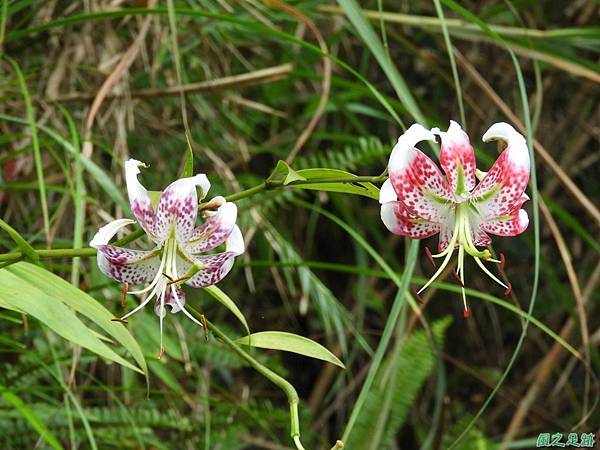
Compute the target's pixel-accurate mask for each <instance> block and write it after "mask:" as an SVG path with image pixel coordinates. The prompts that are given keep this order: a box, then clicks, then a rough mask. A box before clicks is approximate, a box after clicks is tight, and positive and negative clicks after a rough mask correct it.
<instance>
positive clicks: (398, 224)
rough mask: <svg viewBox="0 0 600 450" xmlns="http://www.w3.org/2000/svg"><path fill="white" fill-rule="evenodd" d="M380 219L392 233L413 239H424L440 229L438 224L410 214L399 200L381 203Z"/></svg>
mask: <svg viewBox="0 0 600 450" xmlns="http://www.w3.org/2000/svg"><path fill="white" fill-rule="evenodd" d="M381 220H382V221H383V223H384V225H385V226H386V227H387V229H388V230H390V231H391V232H392V233H394V234H397V235H399V236H407V237H410V238H413V239H424V238H426V237H429V236H433V235H434V234H436V233H438V232H439V231H440V224H439V223H434V222H429V221H427V220H425V219H422V218H420V217H417V216H415V215H414V214H411V213H410V212H409V211H408V210H407V209H406V208H405V207H404V204H403V203H401V202H388V203H384V204H383V205H381Z"/></svg>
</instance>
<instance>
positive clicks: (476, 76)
mask: <svg viewBox="0 0 600 450" xmlns="http://www.w3.org/2000/svg"><path fill="white" fill-rule="evenodd" d="M455 52H456V59H457V61H458V62H459V63H460V64H461V65H462V66H463V67H464V68H465V70H466V71H467V72H468V73H469V75H470V76H471V78H473V81H475V83H477V84H478V85H479V87H480V88H481V89H482V90H483V91H484V92H485V93H486V94H487V95H488V96H489V98H490V99H491V100H492V101H493V102H494V103H495V104H496V106H497V107H498V108H499V109H500V110H501V111H502V113H503V114H504V115H505V116H506V117H507V118H508V120H509V121H510V122H512V123H513V124H514V125H515V126H516V127H517V128H518V129H519V130H520V131H521V132H522V133H524V134H525V126H524V125H523V122H521V121H520V120H519V118H518V117H517V116H516V115H515V113H513V112H512V111H511V109H510V108H509V107H508V105H507V104H506V103H504V101H503V100H502V99H501V98H500V96H499V95H498V94H497V93H496V91H495V90H494V89H493V88H492V87H491V86H490V85H489V83H488V82H487V81H486V80H485V79H484V78H483V77H482V76H481V74H480V73H479V72H478V71H477V69H475V67H474V66H473V65H472V64H471V63H470V62H469V61H468V60H467V59H466V58H465V57H464V56H463V54H462V53H461V52H459V51H458V50H456V49H455ZM533 148H534V149H535V151H536V152H537V153H538V154H539V156H540V157H541V158H542V160H543V161H544V163H546V165H547V166H548V167H549V168H550V169H551V170H552V171H553V172H554V173H555V174H556V176H557V177H558V179H559V180H560V181H561V183H562V184H563V185H564V186H565V187H566V188H567V190H568V191H570V192H571V194H572V195H573V196H574V197H575V198H576V199H577V201H578V202H579V203H581V205H582V206H583V207H584V209H585V210H586V211H587V212H588V214H589V215H590V216H591V217H592V218H593V219H594V220H595V221H596V222H597V224H598V225H600V210H598V208H597V207H596V205H594V204H593V203H592V202H591V201H590V199H589V198H588V197H587V196H586V195H585V194H584V193H583V192H582V191H581V189H579V187H578V186H577V185H576V184H575V183H574V182H573V180H571V178H570V177H569V175H567V174H566V173H565V171H564V170H563V169H562V168H561V167H560V165H559V164H558V163H557V162H556V160H555V159H554V158H553V157H552V156H551V155H550V153H549V152H548V150H546V148H545V147H544V146H543V145H542V144H541V143H540V142H539V141H538V140H537V139H534V140H533Z"/></svg>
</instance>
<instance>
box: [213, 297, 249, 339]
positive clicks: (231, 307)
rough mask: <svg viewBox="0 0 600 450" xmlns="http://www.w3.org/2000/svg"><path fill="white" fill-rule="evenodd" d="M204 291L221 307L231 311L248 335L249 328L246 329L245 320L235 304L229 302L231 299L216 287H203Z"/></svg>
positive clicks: (246, 323)
mask: <svg viewBox="0 0 600 450" xmlns="http://www.w3.org/2000/svg"><path fill="white" fill-rule="evenodd" d="M204 290H205V291H206V292H208V293H209V294H210V295H212V296H213V297H214V298H215V299H217V300H218V301H219V302H220V303H221V304H222V305H224V306H225V307H226V308H227V309H229V311H231V312H232V313H233V314H234V315H235V317H237V318H238V320H239V321H240V322H241V323H242V325H244V329H245V330H246V334H250V328H249V327H248V322H246V318H245V317H244V315H243V314H242V312H241V311H240V309H239V308H238V307H237V305H236V304H235V302H234V301H233V300H231V298H230V297H229V296H228V295H227V294H226V293H225V292H223V291H222V290H221V289H219V288H218V287H217V286H208V287H205V288H204Z"/></svg>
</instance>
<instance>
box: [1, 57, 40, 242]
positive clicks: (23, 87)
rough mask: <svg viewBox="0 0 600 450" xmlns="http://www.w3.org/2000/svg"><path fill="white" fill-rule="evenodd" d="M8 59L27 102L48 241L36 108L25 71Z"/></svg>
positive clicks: (26, 107)
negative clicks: (28, 88) (28, 87)
mask: <svg viewBox="0 0 600 450" xmlns="http://www.w3.org/2000/svg"><path fill="white" fill-rule="evenodd" d="M5 58H6V60H7V61H8V62H9V63H10V64H11V65H12V66H13V68H14V70H15V73H16V74H17V78H18V80H19V85H20V87H21V92H22V94H23V100H24V102H25V112H26V114H27V121H26V123H27V124H28V125H29V130H30V133H31V145H32V147H33V160H34V162H35V173H36V177H37V182H38V187H39V191H40V203H41V205H42V218H43V221H44V233H45V236H46V242H47V244H48V245H49V244H50V243H49V242H48V240H49V237H50V218H49V216H48V200H47V199H46V181H45V180H44V166H43V162H42V154H41V151H40V142H39V139H38V133H37V125H36V121H35V110H34V108H33V104H32V102H31V96H30V95H29V91H28V90H27V83H26V81H25V77H24V76H23V72H22V71H21V68H20V67H19V65H18V64H17V62H16V61H15V60H14V59H12V58H10V57H8V56H5Z"/></svg>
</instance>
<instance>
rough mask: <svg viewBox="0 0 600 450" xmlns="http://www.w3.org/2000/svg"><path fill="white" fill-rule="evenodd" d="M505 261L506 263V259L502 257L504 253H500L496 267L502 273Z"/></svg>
mask: <svg viewBox="0 0 600 450" xmlns="http://www.w3.org/2000/svg"><path fill="white" fill-rule="evenodd" d="M505 263H506V259H505V258H504V253H500V265H499V266H498V269H499V270H500V272H502V273H504V264H505Z"/></svg>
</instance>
